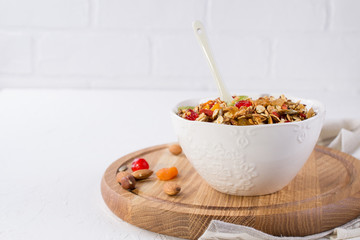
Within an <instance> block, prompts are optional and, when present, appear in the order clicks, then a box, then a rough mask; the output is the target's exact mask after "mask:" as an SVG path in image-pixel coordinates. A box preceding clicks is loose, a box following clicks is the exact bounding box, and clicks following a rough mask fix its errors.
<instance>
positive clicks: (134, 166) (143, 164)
mask: <svg viewBox="0 0 360 240" xmlns="http://www.w3.org/2000/svg"><path fill="white" fill-rule="evenodd" d="M140 169H149V164H148V163H147V161H146V160H145V159H143V158H136V159H135V160H134V161H133V162H132V163H131V170H133V172H135V171H137V170H140Z"/></svg>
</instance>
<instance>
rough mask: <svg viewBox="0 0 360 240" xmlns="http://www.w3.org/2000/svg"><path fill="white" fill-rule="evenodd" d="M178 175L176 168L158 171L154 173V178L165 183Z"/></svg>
mask: <svg viewBox="0 0 360 240" xmlns="http://www.w3.org/2000/svg"><path fill="white" fill-rule="evenodd" d="M177 175H178V170H177V168H176V167H170V168H162V169H160V170H159V171H157V172H156V176H157V177H158V178H159V179H160V180H163V181H167V180H170V179H173V178H174V177H176V176H177Z"/></svg>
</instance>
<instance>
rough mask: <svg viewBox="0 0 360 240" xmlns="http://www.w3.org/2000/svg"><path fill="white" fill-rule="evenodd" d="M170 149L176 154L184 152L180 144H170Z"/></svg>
mask: <svg viewBox="0 0 360 240" xmlns="http://www.w3.org/2000/svg"><path fill="white" fill-rule="evenodd" d="M169 151H170V152H171V153H172V154H174V155H179V154H180V153H181V152H182V148H181V147H180V145H179V144H173V145H171V146H169Z"/></svg>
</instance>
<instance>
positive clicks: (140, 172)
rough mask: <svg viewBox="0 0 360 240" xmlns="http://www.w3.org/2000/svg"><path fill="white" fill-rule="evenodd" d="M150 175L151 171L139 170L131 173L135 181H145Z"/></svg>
mask: <svg viewBox="0 0 360 240" xmlns="http://www.w3.org/2000/svg"><path fill="white" fill-rule="evenodd" d="M151 174H153V171H151V170H150V169H140V170H137V171H135V172H133V173H132V175H133V176H134V178H135V179H136V180H142V179H146V178H148V177H150V176H151Z"/></svg>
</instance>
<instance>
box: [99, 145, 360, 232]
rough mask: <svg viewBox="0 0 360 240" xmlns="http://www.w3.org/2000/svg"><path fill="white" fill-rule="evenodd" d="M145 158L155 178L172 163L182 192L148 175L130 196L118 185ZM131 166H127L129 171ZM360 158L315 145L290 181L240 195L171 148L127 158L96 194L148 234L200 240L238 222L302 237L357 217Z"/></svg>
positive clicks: (156, 148)
mask: <svg viewBox="0 0 360 240" xmlns="http://www.w3.org/2000/svg"><path fill="white" fill-rule="evenodd" d="M138 157H142V158H145V159H146V160H147V161H148V162H149V164H150V168H151V169H152V170H153V171H154V173H155V172H156V171H157V170H159V169H160V168H164V167H171V166H176V167H177V168H178V170H179V175H178V176H177V177H176V178H175V179H173V180H171V181H173V182H177V183H178V184H179V185H180V186H181V187H182V190H181V192H180V194H179V195H177V196H174V197H170V196H167V195H166V194H165V193H164V192H163V190H162V188H163V184H164V181H160V180H157V178H156V175H155V174H153V176H151V177H150V178H149V179H146V180H142V181H138V182H137V185H136V187H137V188H136V189H135V190H134V191H132V192H129V191H126V190H124V189H122V187H121V186H120V185H119V184H118V183H117V182H116V178H115V176H116V173H117V171H118V168H119V167H120V166H122V165H127V166H128V167H129V166H130V164H131V162H132V160H133V159H134V158H138ZM128 171H131V170H130V167H129V170H128ZM359 174H360V161H359V160H357V159H355V158H354V157H352V156H350V155H347V154H345V153H342V152H339V151H335V150H332V149H329V148H325V147H320V146H316V147H315V149H314V151H313V153H312V155H311V156H310V158H309V159H308V161H307V162H306V164H305V166H304V167H303V168H302V170H301V171H300V173H299V174H298V175H297V176H296V177H295V178H294V179H293V181H292V182H291V183H290V184H289V185H288V186H286V187H285V188H284V189H282V190H281V191H279V192H276V193H274V194H269V195H264V196H257V197H239V196H231V195H227V194H223V193H220V192H218V191H216V190H214V189H212V188H211V187H210V186H209V185H207V183H206V182H205V181H204V180H203V179H202V178H201V177H200V176H199V175H198V174H197V173H196V171H195V170H194V169H193V168H192V166H191V164H190V163H189V162H188V160H187V159H186V157H185V155H184V154H180V155H178V156H175V155H172V154H171V153H170V152H169V151H168V145H167V144H166V145H161V146H154V147H150V148H146V149H143V150H139V151H137V152H134V153H131V154H128V155H126V156H124V157H122V158H120V159H118V160H117V161H115V162H114V163H112V164H111V165H110V166H109V168H108V169H107V170H106V172H105V174H104V177H103V179H102V182H101V192H102V196H103V198H104V201H105V203H106V204H107V205H108V207H109V208H110V210H111V211H112V212H114V213H115V214H116V215H117V216H119V217H120V218H122V219H123V220H125V221H127V222H129V223H131V224H133V225H136V226H138V227H141V228H144V229H147V230H149V231H152V232H157V233H162V234H166V235H171V236H176V237H181V238H188V239H197V238H198V237H199V236H201V234H202V233H203V232H204V231H205V229H206V228H207V226H208V225H209V223H210V221H211V220H212V219H218V220H221V221H225V222H229V223H235V224H241V225H246V226H250V227H253V228H256V229H258V230H261V231H263V232H266V233H269V234H272V235H276V236H305V235H309V234H314V233H319V232H323V231H326V230H329V229H332V228H334V227H337V226H340V225H342V224H344V223H346V222H348V221H350V220H352V219H354V218H356V217H357V216H359V215H360V178H359Z"/></svg>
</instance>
